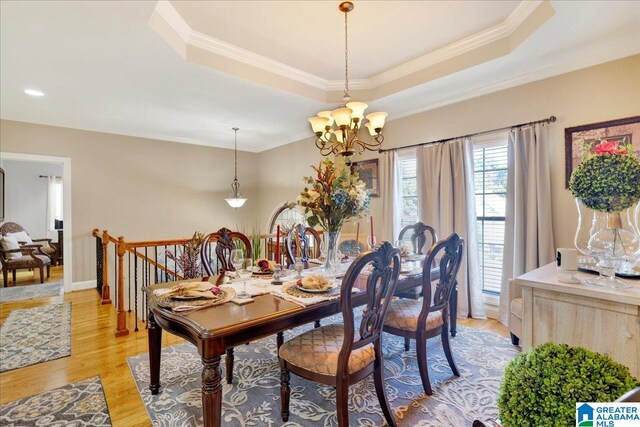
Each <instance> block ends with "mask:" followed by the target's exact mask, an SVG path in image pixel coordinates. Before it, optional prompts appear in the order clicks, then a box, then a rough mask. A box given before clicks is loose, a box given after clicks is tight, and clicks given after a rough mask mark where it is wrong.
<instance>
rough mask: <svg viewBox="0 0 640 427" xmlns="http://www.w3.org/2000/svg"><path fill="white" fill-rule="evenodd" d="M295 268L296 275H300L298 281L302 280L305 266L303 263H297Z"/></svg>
mask: <svg viewBox="0 0 640 427" xmlns="http://www.w3.org/2000/svg"><path fill="white" fill-rule="evenodd" d="M293 268H294V269H295V270H296V273H298V274H297V275H296V279H302V270H303V269H304V264H303V263H302V261H296V263H295V264H294V265H293Z"/></svg>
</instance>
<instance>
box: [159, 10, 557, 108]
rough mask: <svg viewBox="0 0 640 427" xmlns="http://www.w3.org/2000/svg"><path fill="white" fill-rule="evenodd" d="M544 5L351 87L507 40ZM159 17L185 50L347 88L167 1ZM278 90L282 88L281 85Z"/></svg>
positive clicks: (372, 84) (392, 78) (363, 87)
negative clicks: (222, 34) (195, 19)
mask: <svg viewBox="0 0 640 427" xmlns="http://www.w3.org/2000/svg"><path fill="white" fill-rule="evenodd" d="M543 6H546V7H547V8H550V10H551V11H553V7H552V6H551V3H550V1H549V0H533V1H522V2H521V3H520V4H519V5H518V7H516V9H515V10H514V11H513V12H512V13H511V14H510V15H509V16H508V17H507V18H506V19H505V20H504V21H503V22H501V23H500V24H497V25H494V26H493V27H490V28H488V29H486V30H483V31H480V32H478V33H476V34H473V35H471V36H468V37H465V38H463V39H461V40H458V41H456V42H454V43H451V44H449V45H447V46H444V47H442V48H439V49H437V50H434V51H432V52H429V53H427V54H425V55H422V56H420V57H418V58H415V59H412V60H410V61H407V62H405V63H404V64H401V65H399V66H396V67H393V68H390V69H388V70H386V71H383V72H381V73H379V74H377V75H374V76H372V77H370V78H365V79H354V80H351V81H350V82H349V89H350V90H354V91H368V90H372V89H374V88H378V87H380V86H383V85H386V84H389V83H392V82H396V81H397V80H399V79H402V78H405V77H408V76H410V75H412V74H415V73H417V72H420V71H424V70H426V69H428V68H430V67H433V66H435V65H438V64H442V63H444V62H446V61H448V60H451V59H453V58H456V57H458V56H460V55H464V54H466V53H469V52H472V51H474V50H476V49H479V48H482V47H485V46H488V45H490V44H492V43H496V42H499V41H501V40H504V39H506V38H508V37H509V36H511V35H512V34H513V33H514V31H516V30H517V29H518V28H519V27H520V26H521V25H523V24H524V23H525V22H526V21H527V20H528V19H529V18H530V17H532V15H533V14H534V13H535V12H536V11H538V9H539V8H541V7H543ZM551 14H553V13H551ZM158 17H159V18H161V19H162V21H164V24H166V28H168V29H170V30H172V31H173V32H174V33H175V35H176V36H178V37H179V38H180V39H181V40H182V43H183V44H184V45H185V46H184V48H183V49H184V50H185V51H186V49H187V48H188V47H189V46H193V47H195V48H198V49H202V50H204V51H206V52H209V53H212V54H214V55H220V56H222V57H224V58H227V59H230V60H232V61H237V62H238V63H242V64H245V65H248V66H250V67H254V68H255V69H257V70H260V71H263V72H268V73H271V74H274V75H276V76H279V77H282V78H284V79H288V80H291V81H294V82H297V83H298V84H302V85H306V86H309V87H311V88H314V89H316V90H317V89H320V90H321V91H324V92H326V97H327V99H329V98H331V92H336V91H342V90H343V89H344V81H342V80H327V79H324V78H322V77H320V76H317V75H315V74H312V73H309V72H306V71H303V70H301V69H299V68H296V67H292V66H290V65H287V64H285V63H282V62H280V61H276V60H274V59H271V58H268V57H266V56H263V55H260V54H257V53H254V52H251V51H249V50H247V49H244V48H241V47H238V46H235V45H233V44H230V43H227V42H225V41H223V40H220V39H217V38H214V37H211V36H208V35H206V34H204V33H201V32H198V31H195V30H194V29H193V28H191V26H190V25H189V23H188V22H186V21H185V20H184V18H183V17H182V16H181V15H180V14H179V13H178V11H177V10H176V9H175V7H174V6H173V5H172V4H171V2H169V1H168V0H160V1H158V3H157V4H156V7H155V9H154V12H153V14H152V18H150V24H151V23H152V22H154V20H155V19H157V18H158ZM152 27H154V29H155V30H156V31H158V32H159V33H161V32H162V31H163V30H162V29H159V28H158V27H157V26H156V25H152ZM161 36H163V37H164V38H165V39H167V38H168V36H167V35H166V34H161ZM508 52H509V51H506V52H502V53H498V55H500V54H506V53H508ZM187 56H188V55H187ZM489 59H493V58H488V59H487V60H489ZM187 60H188V57H187ZM455 71H459V70H453V71H452V72H455ZM407 84H409V87H410V86H412V85H415V84H413V83H407ZM279 89H282V88H280V87H279ZM362 95H364V96H363V98H366V99H369V100H373V99H375V98H376V96H372V95H374V94H373V93H372V94H369V95H370V96H366V95H367V94H366V93H363V94H362ZM377 97H379V96H377Z"/></svg>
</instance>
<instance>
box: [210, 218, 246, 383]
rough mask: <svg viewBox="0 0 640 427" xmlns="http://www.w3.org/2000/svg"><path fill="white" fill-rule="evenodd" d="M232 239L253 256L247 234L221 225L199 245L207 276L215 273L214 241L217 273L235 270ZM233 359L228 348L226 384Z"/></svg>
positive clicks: (231, 349) (231, 350) (231, 373)
mask: <svg viewBox="0 0 640 427" xmlns="http://www.w3.org/2000/svg"><path fill="white" fill-rule="evenodd" d="M234 239H236V240H240V241H241V242H242V243H243V244H244V247H245V250H246V253H247V255H246V257H247V258H252V257H253V251H252V248H251V242H250V241H249V239H248V238H247V236H245V235H244V234H242V233H240V232H237V231H231V230H229V229H228V228H224V227H223V228H221V229H220V230H218V231H216V232H215V233H211V234H208V235H206V236H205V238H204V240H203V241H202V246H201V247H200V260H201V261H202V266H203V267H204V270H205V272H206V273H207V275H208V276H213V275H215V274H216V273H215V270H214V268H213V267H212V266H211V263H212V262H213V254H212V253H211V247H212V246H213V243H214V242H215V243H216V249H215V253H216V260H217V262H218V264H219V265H220V268H219V269H218V273H219V274H225V273H226V272H227V271H236V269H235V267H234V266H233V264H232V262H231V251H232V250H233V249H235V248H236V243H235V242H234ZM233 361H234V354H233V348H228V349H227V355H226V358H225V371H226V378H227V383H228V384H231V383H232V382H233Z"/></svg>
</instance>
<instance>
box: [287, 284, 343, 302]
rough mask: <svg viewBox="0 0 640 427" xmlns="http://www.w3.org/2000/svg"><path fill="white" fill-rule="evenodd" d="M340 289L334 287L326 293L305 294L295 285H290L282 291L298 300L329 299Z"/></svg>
mask: <svg viewBox="0 0 640 427" xmlns="http://www.w3.org/2000/svg"><path fill="white" fill-rule="evenodd" d="M339 290H340V288H339V287H334V288H331V289H329V290H328V291H326V292H313V293H312V292H305V291H301V290H300V288H298V286H297V285H296V284H295V283H290V284H288V285H285V286H284V287H283V289H282V291H283V292H284V293H286V294H289V295H291V296H293V297H296V298H318V297H320V298H322V297H327V296H333V295H334V293H335V292H336V291H339Z"/></svg>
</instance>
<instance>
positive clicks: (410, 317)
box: [383, 233, 464, 395]
mask: <svg viewBox="0 0 640 427" xmlns="http://www.w3.org/2000/svg"><path fill="white" fill-rule="evenodd" d="M463 255H464V240H463V239H461V238H460V236H458V234H456V233H453V234H451V235H450V236H449V237H447V238H446V239H444V240H441V241H439V242H437V243H435V244H434V245H433V246H431V249H429V252H428V254H427V256H426V258H425V260H424V263H423V265H422V271H423V273H422V295H423V297H422V300H421V301H420V300H412V299H406V298H400V299H396V300H394V301H392V302H391V303H390V304H389V312H388V313H387V317H386V318H385V321H384V327H383V330H384V331H385V332H387V333H390V334H393V335H397V336H401V337H404V339H405V349H406V350H408V349H409V348H408V345H409V342H410V340H412V339H414V340H416V353H417V357H418V369H419V371H420V378H421V379H422V386H423V388H424V391H425V393H427V394H428V395H431V394H432V393H433V391H432V389H431V382H430V381H429V371H428V368H427V340H428V339H429V338H433V337H435V336H437V335H438V334H439V335H440V337H441V339H442V348H443V350H444V354H445V356H446V357H447V362H449V366H450V367H451V370H452V371H453V374H454V375H455V376H457V377H458V376H460V374H459V372H458V368H457V367H456V364H455V362H454V360H453V355H452V354H451V346H450V345H449V335H448V331H447V329H448V324H449V320H448V319H449V297H450V296H451V292H452V291H453V290H454V289H455V287H456V286H457V278H456V276H457V274H458V270H459V269H460V264H461V263H462V256H463ZM437 258H439V265H440V278H439V279H438V282H437V284H436V289H435V292H434V293H433V297H432V294H431V278H430V276H431V274H430V273H431V268H432V265H433V261H434V260H436V259H437Z"/></svg>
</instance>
